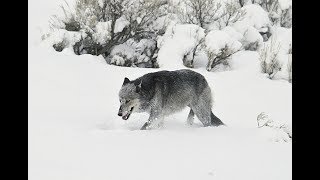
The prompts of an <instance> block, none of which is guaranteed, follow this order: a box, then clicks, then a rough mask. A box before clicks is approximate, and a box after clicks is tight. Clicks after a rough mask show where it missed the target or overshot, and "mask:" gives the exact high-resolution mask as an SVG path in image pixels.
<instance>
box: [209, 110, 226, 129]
mask: <svg viewBox="0 0 320 180" xmlns="http://www.w3.org/2000/svg"><path fill="white" fill-rule="evenodd" d="M211 125H212V126H220V125H225V124H224V123H223V122H222V121H221V120H220V119H219V118H218V117H217V116H215V115H214V114H213V113H212V112H211Z"/></svg>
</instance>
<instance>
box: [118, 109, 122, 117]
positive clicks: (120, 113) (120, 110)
mask: <svg viewBox="0 0 320 180" xmlns="http://www.w3.org/2000/svg"><path fill="white" fill-rule="evenodd" d="M118 116H122V109H121V107H120V108H119V111H118Z"/></svg>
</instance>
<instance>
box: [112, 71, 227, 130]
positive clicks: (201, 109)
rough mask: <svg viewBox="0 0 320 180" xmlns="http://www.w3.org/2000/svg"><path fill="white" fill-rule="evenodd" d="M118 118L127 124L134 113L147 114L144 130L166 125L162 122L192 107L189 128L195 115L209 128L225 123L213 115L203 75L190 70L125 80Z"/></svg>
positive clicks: (120, 93) (146, 75) (208, 88)
mask: <svg viewBox="0 0 320 180" xmlns="http://www.w3.org/2000/svg"><path fill="white" fill-rule="evenodd" d="M119 100H120V108H119V112H118V115H119V116H122V119H123V120H127V119H128V118H129V117H130V115H131V113H133V112H147V113H149V114H150V116H149V119H148V121H147V122H146V123H145V124H144V125H143V126H142V127H141V130H145V129H152V128H155V127H159V126H162V125H163V118H164V117H165V116H168V115H170V114H173V113H175V112H178V111H180V110H182V109H184V108H185V107H187V106H188V107H190V112H189V115H188V118H187V124H189V125H192V124H193V120H194V115H196V116H197V117H198V119H199V120H200V121H201V122H202V124H203V125H204V126H205V127H206V126H219V125H224V123H223V122H222V121H221V120H220V119H219V118H218V117H216V116H215V115H214V114H213V113H212V111H211V107H212V97H211V89H210V87H209V85H208V82H207V81H206V79H205V78H204V76H202V75H201V74H199V73H197V72H194V71H191V70H187V69H182V70H176V71H158V72H154V73H148V74H145V75H143V76H142V77H139V78H137V79H135V80H133V81H130V80H129V79H128V78H127V77H126V78H124V81H123V84H122V87H121V89H120V92H119Z"/></svg>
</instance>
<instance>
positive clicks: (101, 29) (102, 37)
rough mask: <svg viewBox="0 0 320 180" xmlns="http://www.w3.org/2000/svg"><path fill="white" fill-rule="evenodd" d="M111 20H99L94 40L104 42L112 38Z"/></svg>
mask: <svg viewBox="0 0 320 180" xmlns="http://www.w3.org/2000/svg"><path fill="white" fill-rule="evenodd" d="M110 31H111V21H107V22H98V23H97V25H96V26H95V32H94V33H93V34H92V37H93V40H94V41H95V42H97V43H100V44H104V43H105V42H107V40H109V39H111V33H110Z"/></svg>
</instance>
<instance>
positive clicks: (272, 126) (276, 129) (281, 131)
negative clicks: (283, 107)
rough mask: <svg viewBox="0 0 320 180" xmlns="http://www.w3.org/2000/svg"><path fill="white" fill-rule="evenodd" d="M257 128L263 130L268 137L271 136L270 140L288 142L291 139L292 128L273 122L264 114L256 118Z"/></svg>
mask: <svg viewBox="0 0 320 180" xmlns="http://www.w3.org/2000/svg"><path fill="white" fill-rule="evenodd" d="M257 123H258V128H260V129H264V130H265V132H266V134H268V136H270V135H273V137H272V138H271V139H272V140H274V141H276V142H279V141H284V142H288V141H290V140H291V139H292V128H291V127H290V126H289V125H287V124H280V123H277V122H275V121H273V119H272V118H270V117H269V115H268V114H267V113H265V112H262V113H260V114H259V115H258V116H257Z"/></svg>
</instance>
